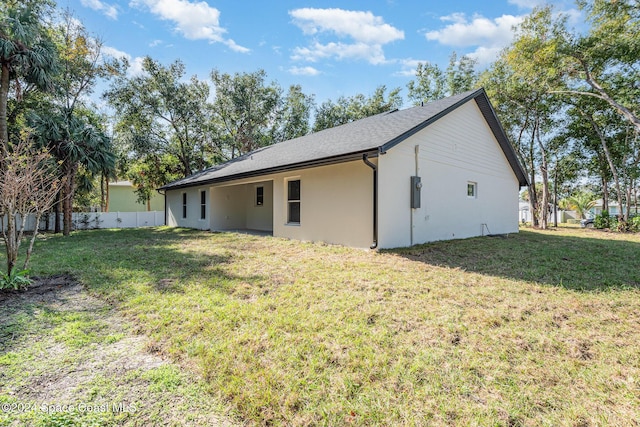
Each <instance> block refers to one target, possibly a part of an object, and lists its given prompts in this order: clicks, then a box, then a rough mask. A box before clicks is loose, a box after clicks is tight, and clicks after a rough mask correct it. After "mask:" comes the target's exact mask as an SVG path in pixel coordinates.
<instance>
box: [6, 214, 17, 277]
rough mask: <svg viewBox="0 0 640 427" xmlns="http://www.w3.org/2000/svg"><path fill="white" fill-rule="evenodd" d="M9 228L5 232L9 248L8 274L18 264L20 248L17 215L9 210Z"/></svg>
mask: <svg viewBox="0 0 640 427" xmlns="http://www.w3.org/2000/svg"><path fill="white" fill-rule="evenodd" d="M6 215H7V230H6V231H5V232H4V233H5V234H4V241H5V246H6V248H7V274H8V275H10V274H11V272H12V271H13V268H14V267H15V265H16V261H17V259H18V250H17V249H16V217H15V212H11V211H8V212H6Z"/></svg>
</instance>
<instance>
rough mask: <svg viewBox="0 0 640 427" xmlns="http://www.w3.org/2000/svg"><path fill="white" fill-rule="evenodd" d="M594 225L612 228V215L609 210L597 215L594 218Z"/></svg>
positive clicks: (601, 227)
mask: <svg viewBox="0 0 640 427" xmlns="http://www.w3.org/2000/svg"><path fill="white" fill-rule="evenodd" d="M593 226H594V227H595V228H600V229H603V228H610V226H611V217H610V216H609V211H602V213H601V214H599V215H596V217H595V219H594V220H593Z"/></svg>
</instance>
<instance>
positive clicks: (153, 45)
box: [149, 40, 162, 47]
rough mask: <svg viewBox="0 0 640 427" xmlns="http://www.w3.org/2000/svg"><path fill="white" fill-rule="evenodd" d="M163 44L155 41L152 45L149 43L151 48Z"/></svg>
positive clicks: (160, 41)
mask: <svg viewBox="0 0 640 427" xmlns="http://www.w3.org/2000/svg"><path fill="white" fill-rule="evenodd" d="M161 44H162V40H154V41H152V42H151V43H149V47H156V46H159V45H161Z"/></svg>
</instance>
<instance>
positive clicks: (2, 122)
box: [0, 0, 640, 273]
mask: <svg viewBox="0 0 640 427" xmlns="http://www.w3.org/2000/svg"><path fill="white" fill-rule="evenodd" d="M577 5H578V7H579V8H580V10H581V11H582V12H583V14H584V16H585V17H586V21H585V22H584V23H583V25H584V26H585V27H586V28H587V30H586V31H585V30H582V31H576V30H573V29H571V28H570V27H569V21H568V17H567V16H564V15H563V14H561V13H559V12H558V11H556V10H554V9H553V7H551V6H544V7H538V8H536V9H534V10H533V11H532V13H531V14H530V15H528V16H527V17H526V19H525V20H524V21H523V22H522V23H521V24H520V25H518V26H517V27H516V28H514V34H515V37H514V41H513V42H512V43H511V44H510V45H509V46H508V47H507V48H505V49H504V50H503V51H502V52H501V53H500V54H499V55H498V56H497V58H496V60H495V61H494V62H493V63H492V64H491V65H490V66H489V67H487V68H486V69H484V70H478V67H477V63H476V62H475V60H473V59H472V58H470V57H468V56H461V57H459V56H458V55H457V54H456V53H455V52H453V53H452V54H451V56H450V60H449V64H448V66H447V67H446V68H441V67H439V66H438V65H436V64H433V63H428V62H427V63H421V64H419V65H418V66H417V68H416V71H415V77H414V79H413V80H411V81H410V82H409V83H408V85H407V87H406V93H407V101H408V103H411V104H413V105H420V104H422V103H425V102H430V101H434V100H437V99H440V98H443V97H446V96H449V95H453V94H456V93H460V92H463V91H466V90H470V89H473V88H477V87H480V86H483V87H485V88H486V90H487V92H488V94H489V97H490V99H491V101H492V103H493V104H494V107H495V109H496V113H497V114H498V116H499V118H500V119H501V122H502V124H503V126H504V128H505V131H506V132H507V134H508V135H509V137H510V139H511V142H512V144H513V146H514V148H515V150H516V153H517V155H518V158H519V160H520V163H521V164H522V165H523V167H524V169H525V171H526V172H527V174H528V177H529V181H530V185H529V188H528V190H527V192H526V193H527V198H528V200H529V202H530V204H531V208H532V212H533V221H534V225H535V226H540V227H543V228H545V227H547V226H548V225H549V222H550V220H551V218H550V216H549V211H550V210H549V206H554V205H557V204H560V201H561V200H564V203H565V204H567V203H568V204H569V205H571V200H574V202H575V203H574V205H576V203H577V202H576V201H579V200H581V198H580V197H582V198H587V199H588V198H589V197H583V196H584V195H585V194H593V196H592V197H591V199H593V198H594V197H596V196H595V195H596V194H597V195H598V196H599V197H601V198H602V199H603V200H604V204H605V208H607V205H608V203H609V201H610V200H615V201H616V202H617V203H618V205H619V206H620V208H622V207H623V206H625V207H626V209H625V210H623V211H621V213H620V218H619V220H620V223H621V224H625V223H627V221H628V219H629V217H630V215H631V214H632V211H631V209H632V206H637V192H638V176H639V175H640V169H639V163H640V150H639V145H640V141H639V138H638V134H639V132H640V119H639V112H638V108H639V107H638V105H639V101H640V83H639V82H640V75H639V74H638V73H639V69H640V68H639V67H638V66H639V65H640V64H639V63H638V61H639V58H640V41H638V38H637V37H636V35H637V34H638V30H639V29H640V28H638V27H639V24H638V23H639V17H640V6H638V3H637V2H635V1H633V0H626V1H623V0H618V1H615V2H611V1H606V0H589V1H587V0H580V1H578V3H577ZM0 65H1V76H0V155H1V156H2V159H1V160H0V174H1V176H0V195H1V199H2V201H0V210H1V211H0V213H1V214H3V215H8V216H9V217H11V216H12V214H16V213H25V212H26V210H28V209H31V211H34V212H35V210H34V209H35V208H34V206H38V208H37V209H36V210H37V212H42V214H44V212H46V211H49V210H53V211H54V212H55V213H56V219H55V227H56V231H61V232H62V233H64V234H69V232H70V231H71V229H72V222H71V213H72V211H73V208H74V206H86V205H100V206H101V207H102V209H103V210H108V206H107V200H108V197H106V192H107V191H108V182H109V181H112V180H115V179H128V180H130V181H132V182H133V184H134V185H135V187H136V189H137V190H136V191H137V194H138V198H139V201H141V202H147V203H148V201H149V199H150V198H151V196H152V194H153V192H154V191H155V189H156V188H158V187H160V186H161V185H163V184H166V183H167V182H170V181H172V180H175V179H178V178H181V177H185V176H188V175H190V174H192V173H194V172H197V171H200V170H202V169H205V168H207V167H209V166H212V165H215V164H218V163H221V162H224V161H227V160H230V159H232V158H235V157H237V156H241V155H243V154H246V153H248V152H250V151H253V150H255V149H257V148H260V147H264V146H268V145H271V144H274V143H277V142H280V141H283V140H289V139H294V138H297V137H300V136H303V135H306V134H308V133H310V132H316V131H320V130H322V129H326V128H330V127H333V126H337V125H340V124H344V123H348V122H350V121H354V120H358V119H360V118H363V117H367V116H370V115H374V114H378V113H381V112H385V111H389V110H392V109H396V108H400V107H402V106H403V105H404V104H405V99H404V98H403V96H402V95H401V92H402V88H399V87H396V88H391V89H389V88H387V86H386V85H384V84H381V85H379V86H378V87H377V88H376V89H375V91H374V92H373V93H372V94H368V95H364V94H356V95H352V96H342V97H339V98H338V99H336V100H326V101H323V102H322V103H320V104H317V103H316V101H315V98H314V96H313V95H311V94H306V93H305V92H304V91H303V88H302V87H301V86H300V85H295V84H294V85H291V86H290V87H288V88H286V89H285V88H282V87H281V86H280V85H279V84H278V83H277V82H275V81H270V80H269V78H268V76H267V73H266V72H265V71H264V70H261V69H259V70H256V71H251V72H242V73H235V74H229V73H225V72H222V71H220V70H217V69H213V70H212V71H211V73H210V75H209V76H208V78H206V79H200V78H198V77H197V76H190V77H188V76H187V73H186V68H185V65H184V63H182V61H180V60H179V59H178V60H175V61H174V62H172V63H170V64H162V63H160V62H158V61H156V60H154V59H153V58H151V57H146V58H144V60H143V62H142V72H141V73H139V74H136V75H130V74H129V73H128V70H129V64H128V62H127V60H126V58H108V57H106V56H105V55H104V54H103V50H102V41H101V40H100V39H99V38H97V37H95V36H93V35H91V34H90V32H89V31H88V29H87V28H85V27H84V25H83V24H82V23H81V22H80V21H78V20H77V19H76V18H75V17H74V16H73V15H72V13H71V12H70V11H68V10H60V9H57V8H56V5H55V3H53V1H51V0H20V1H18V0H5V1H4V2H3V3H2V4H1V5H0ZM99 81H107V82H108V89H107V90H106V91H105V92H104V93H102V94H94V93H93V92H94V90H95V88H96V85H97V83H98V82H99ZM95 95H99V96H101V98H102V99H103V100H104V101H106V103H107V105H109V111H108V112H104V111H101V110H100V109H98V108H97V107H96V106H95V105H94V104H93V103H92V101H91V99H92V96H95ZM25 159H37V164H35V165H34V164H29V165H27V164H25V161H26V160H25ZM21 162H22V163H21ZM14 164H15V165H21V166H20V167H19V168H18V169H17V170H16V169H15V167H14ZM34 167H35V168H36V169H38V170H44V171H46V172H47V173H46V175H47V176H50V177H51V180H50V181H47V183H46V185H47V187H48V188H51V189H53V190H52V191H54V197H52V198H48V199H47V200H48V203H45V204H43V203H39V202H38V203H36V202H35V201H34V200H33V198H32V199H31V200H10V199H11V197H9V195H14V196H12V197H18V195H19V194H20V192H16V191H13V190H12V189H11V188H10V187H11V185H12V182H13V181H15V180H16V179H17V178H16V176H17V175H11V173H14V174H15V173H19V171H20V170H24V171H27V170H31V169H32V168H34ZM30 168H31V169H30ZM32 175H33V174H32ZM10 176H13V178H12V179H9V178H8V177H10ZM12 180H13V181H12ZM31 185H32V188H33V189H34V191H32V192H31V193H32V194H34V195H35V194H39V192H37V191H35V189H36V188H38V186H43V185H44V184H43V182H42V181H38V182H35V181H34V182H32V183H31ZM18 206H20V208H18ZM576 206H577V205H576ZM48 217H49V216H48V215H46V216H45V218H47V219H48ZM3 218H4V216H3ZM15 218H24V215H23V216H16V217H15ZM3 221H4V219H3ZM8 222H10V221H8ZM60 224H61V225H62V227H61V229H60V230H58V228H60ZM7 225H8V226H10V227H12V228H13V231H9V232H6V231H3V233H4V234H3V237H4V239H5V242H7V239H9V236H10V235H20V227H21V226H23V224H20V223H18V222H14V223H13V224H9V223H8V224H7ZM5 228H7V227H5V226H4V224H3V230H5ZM16 245H18V246H19V243H16V244H12V245H9V244H7V245H6V246H7V250H9V246H11V247H12V248H15V246H16ZM12 250H13V249H12ZM16 254H17V252H16ZM11 258H12V259H13V260H14V261H15V256H14V255H12V256H11ZM13 264H14V265H15V262H13ZM25 267H26V266H25ZM11 271H12V267H10V268H9V271H8V272H9V273H11Z"/></svg>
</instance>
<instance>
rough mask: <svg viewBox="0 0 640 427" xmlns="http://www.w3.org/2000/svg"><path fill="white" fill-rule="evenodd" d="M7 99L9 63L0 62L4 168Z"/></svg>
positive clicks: (0, 141) (0, 137)
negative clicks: (0, 66) (0, 69)
mask: <svg viewBox="0 0 640 427" xmlns="http://www.w3.org/2000/svg"><path fill="white" fill-rule="evenodd" d="M8 100H9V65H8V64H6V63H4V62H3V63H2V72H1V74H0V155H1V156H2V158H1V159H0V162H2V163H1V165H0V167H1V168H2V169H4V162H5V159H6V158H7V146H8V144H9V127H8V124H7V102H8Z"/></svg>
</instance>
